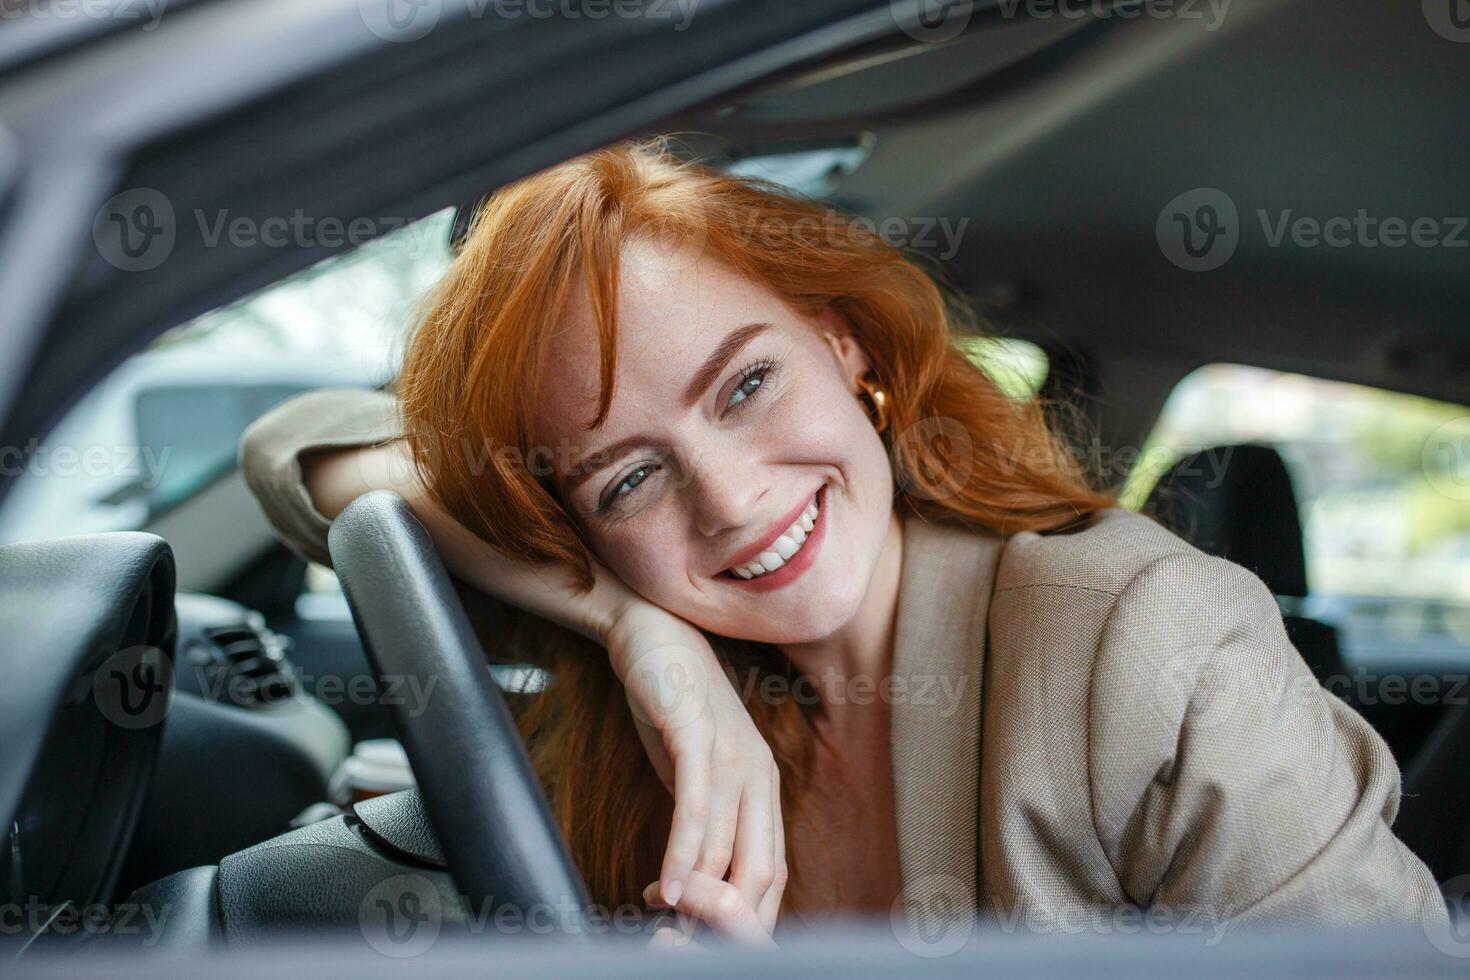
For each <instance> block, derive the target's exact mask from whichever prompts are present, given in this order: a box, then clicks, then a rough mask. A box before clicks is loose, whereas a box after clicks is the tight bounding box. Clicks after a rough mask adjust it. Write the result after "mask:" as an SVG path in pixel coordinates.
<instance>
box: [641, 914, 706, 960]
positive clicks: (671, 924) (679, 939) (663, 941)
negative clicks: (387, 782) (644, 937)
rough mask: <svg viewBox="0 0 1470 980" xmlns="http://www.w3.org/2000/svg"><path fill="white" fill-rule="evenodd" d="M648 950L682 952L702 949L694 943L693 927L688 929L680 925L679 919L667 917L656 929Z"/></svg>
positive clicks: (662, 919)
mask: <svg viewBox="0 0 1470 980" xmlns="http://www.w3.org/2000/svg"><path fill="white" fill-rule="evenodd" d="M648 948H649V949H661V950H669V951H673V952H681V951H683V950H686V949H700V948H701V947H700V945H699V944H698V943H696V942H695V941H694V930H693V928H692V927H689V928H686V927H684V926H682V925H680V924H679V922H678V919H677V917H675V916H673V915H666V916H663V917H662V918H661V921H660V922H659V923H658V925H657V926H655V927H654V930H653V935H652V936H651V937H650V938H649V940H648Z"/></svg>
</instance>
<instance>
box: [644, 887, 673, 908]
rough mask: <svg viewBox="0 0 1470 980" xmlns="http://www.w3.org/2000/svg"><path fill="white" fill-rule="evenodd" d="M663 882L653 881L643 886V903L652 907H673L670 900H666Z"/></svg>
mask: <svg viewBox="0 0 1470 980" xmlns="http://www.w3.org/2000/svg"><path fill="white" fill-rule="evenodd" d="M661 886H662V882H657V881H651V882H649V883H648V884H647V885H645V886H644V888H643V904H644V905H647V906H648V907H649V908H651V909H671V908H673V906H672V905H670V904H669V903H668V902H665V901H664V898H663V892H662V888H661Z"/></svg>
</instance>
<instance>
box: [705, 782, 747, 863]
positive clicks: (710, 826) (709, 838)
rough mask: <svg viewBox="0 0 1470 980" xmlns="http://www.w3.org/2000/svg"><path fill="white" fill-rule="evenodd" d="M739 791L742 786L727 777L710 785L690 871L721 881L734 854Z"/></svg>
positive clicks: (738, 819) (738, 820) (738, 811)
mask: <svg viewBox="0 0 1470 980" xmlns="http://www.w3.org/2000/svg"><path fill="white" fill-rule="evenodd" d="M711 768H712V769H713V766H711ZM741 792H742V788H741V787H740V786H739V785H738V784H736V785H732V784H731V780H729V779H716V780H715V781H714V783H713V785H712V786H711V787H710V802H709V819H708V820H706V821H705V822H704V840H703V842H701V844H700V846H699V859H698V860H696V861H695V862H694V870H695V871H701V872H703V873H704V874H707V875H709V876H710V877H711V878H714V879H715V880H717V881H723V880H724V878H725V875H726V874H727V873H728V872H729V871H730V859H731V857H732V856H733V855H734V853H735V832H736V827H737V826H738V824H739V822H740V795H741Z"/></svg>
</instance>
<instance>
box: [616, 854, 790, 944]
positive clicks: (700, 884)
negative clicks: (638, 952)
mask: <svg viewBox="0 0 1470 980" xmlns="http://www.w3.org/2000/svg"><path fill="white" fill-rule="evenodd" d="M659 885H660V883H659V882H657V881H655V882H653V883H652V884H650V885H649V886H648V887H647V888H645V889H644V890H643V900H644V902H646V903H647V904H648V905H649V907H651V908H656V909H664V908H669V907H670V906H669V905H668V904H667V903H665V902H663V901H661V900H660V898H659V891H660V888H659ZM674 910H675V911H676V912H678V918H677V920H676V922H677V924H665V925H660V926H659V927H658V928H657V929H655V930H654V933H653V938H652V939H651V940H649V943H648V945H649V946H650V947H652V948H656V949H669V948H689V947H692V948H695V949H699V948H701V947H700V946H699V944H698V943H697V942H695V941H694V933H695V930H696V929H697V928H698V926H699V925H700V924H701V923H703V924H704V925H706V926H708V927H709V929H710V931H711V932H712V933H714V935H716V936H718V937H719V938H721V939H724V940H728V941H731V942H737V943H743V944H745V945H751V946H768V947H774V946H775V945H776V943H775V940H773V939H772V938H771V932H772V930H773V928H774V925H775V923H774V921H770V922H768V921H766V920H765V919H764V918H763V917H762V916H761V915H760V913H758V912H757V911H756V910H755V909H754V908H752V907H751V906H750V903H748V902H747V901H746V900H745V896H744V895H743V894H742V893H741V892H740V890H739V889H738V888H736V887H735V886H733V885H731V884H730V883H729V882H726V881H720V880H719V879H718V878H712V877H710V876H709V875H707V874H703V873H701V872H699V871H695V872H693V873H692V874H690V875H689V879H688V881H687V883H686V885H685V888H684V894H683V895H682V896H681V897H680V899H679V904H678V905H677V906H675V907H674Z"/></svg>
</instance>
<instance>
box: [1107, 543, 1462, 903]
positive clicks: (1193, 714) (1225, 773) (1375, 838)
mask: <svg viewBox="0 0 1470 980" xmlns="http://www.w3.org/2000/svg"><path fill="white" fill-rule="evenodd" d="M1098 658H1099V659H1098V663H1097V674H1096V675H1095V677H1094V686H1093V695H1092V696H1093V704H1092V706H1091V713H1092V717H1093V719H1094V722H1095V724H1094V732H1093V740H1092V746H1091V748H1090V750H1089V752H1090V756H1089V769H1090V771H1091V775H1092V793H1093V808H1094V817H1095V820H1096V821H1097V827H1098V833H1099V839H1100V840H1101V841H1102V843H1103V847H1104V850H1105V851H1107V852H1108V856H1109V859H1110V860H1111V861H1112V863H1113V866H1114V869H1115V870H1116V871H1117V873H1118V878H1119V882H1120V884H1121V885H1122V886H1123V889H1124V891H1125V892H1126V893H1127V894H1128V896H1129V898H1130V899H1131V900H1132V901H1134V902H1137V903H1139V904H1141V905H1150V906H1165V907H1171V906H1172V907H1174V908H1178V909H1191V908H1192V909H1198V908H1200V907H1209V911H1210V912H1211V914H1212V915H1214V916H1215V917H1216V918H1217V920H1218V921H1249V920H1253V919H1260V920H1268V921H1271V922H1288V923H1291V922H1297V923H1310V924H1313V925H1319V926H1322V925H1325V926H1329V927H1332V926H1340V927H1348V926H1361V925H1385V926H1386V925H1405V924H1409V923H1419V924H1422V925H1424V926H1425V928H1439V927H1441V925H1442V924H1443V923H1445V922H1447V914H1446V909H1445V905H1444V902H1443V900H1442V899H1441V897H1440V893H1439V889H1438V887H1437V885H1436V883H1435V881H1434V879H1433V876H1432V875H1431V874H1430V872H1429V870H1428V869H1427V868H1426V867H1425V865H1424V864H1423V862H1421V861H1420V860H1419V859H1418V858H1417V857H1415V856H1414V854H1413V853H1412V852H1411V851H1410V850H1409V849H1408V848H1407V847H1406V846H1405V845H1404V844H1403V843H1402V842H1401V841H1400V840H1398V838H1396V837H1395V836H1394V834H1393V831H1392V829H1391V828H1392V824H1393V820H1394V817H1395V815H1396V813H1397V811H1398V804H1399V771H1398V767H1397V766H1396V764H1395V763H1394V759H1393V757H1392V755H1391V754H1390V752H1389V749H1388V747H1387V745H1386V744H1385V743H1384V741H1383V739H1382V738H1381V737H1380V736H1379V735H1378V734H1377V733H1376V732H1375V731H1374V730H1373V729H1372V728H1371V727H1370V726H1369V725H1368V723H1367V722H1365V721H1364V720H1363V718H1362V717H1361V716H1359V715H1358V714H1357V713H1356V712H1355V711H1353V710H1352V708H1350V707H1349V706H1348V705H1346V704H1345V703H1343V702H1342V701H1341V700H1339V699H1338V698H1336V697H1334V696H1333V695H1331V694H1329V693H1328V692H1327V691H1325V690H1323V688H1322V687H1321V685H1320V684H1318V683H1317V681H1316V679H1315V678H1314V677H1313V676H1312V674H1311V671H1310V670H1309V669H1308V668H1307V666H1306V664H1305V662H1304V661H1303V660H1302V658H1301V656H1300V655H1299V654H1298V653H1297V651H1296V650H1295V649H1294V648H1293V647H1292V645H1291V643H1290V641H1289V640H1288V639H1287V637H1286V632H1285V628H1284V626H1283V624H1282V620H1281V614H1280V611H1279V608H1278V607H1277V605H1276V600H1275V597H1274V596H1272V595H1271V593H1270V591H1269V590H1268V589H1267V587H1266V586H1265V585H1264V584H1263V583H1262V582H1261V581H1260V579H1258V578H1256V576H1255V575H1253V574H1251V573H1250V572H1248V571H1247V570H1245V569H1244V568H1241V567H1240V566H1238V565H1234V564H1232V563H1230V562H1227V561H1224V560H1222V559H1218V558H1212V557H1208V556H1206V555H1203V554H1201V553H1199V552H1194V551H1190V552H1187V553H1176V554H1172V555H1167V556H1164V557H1162V558H1159V559H1158V560H1155V561H1153V562H1152V563H1151V564H1149V565H1147V567H1145V568H1144V569H1143V570H1142V571H1141V572H1139V573H1138V574H1137V575H1136V576H1135V577H1134V578H1133V579H1132V581H1131V582H1130V583H1129V584H1128V586H1127V587H1126V588H1125V589H1124V590H1123V592H1122V593H1121V594H1120V595H1119V598H1118V600H1117V603H1116V605H1115V606H1114V608H1113V611H1112V614H1111V615H1110V617H1109V620H1108V623H1107V626H1106V627H1105V629H1104V632H1103V636H1102V639H1101V641H1100V647H1099V653H1098Z"/></svg>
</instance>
